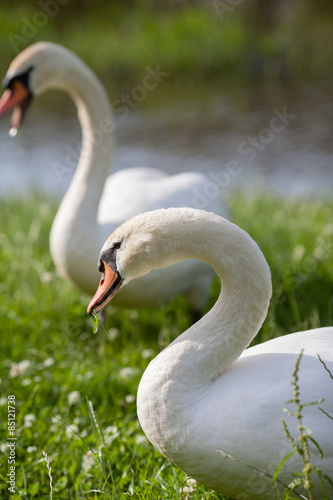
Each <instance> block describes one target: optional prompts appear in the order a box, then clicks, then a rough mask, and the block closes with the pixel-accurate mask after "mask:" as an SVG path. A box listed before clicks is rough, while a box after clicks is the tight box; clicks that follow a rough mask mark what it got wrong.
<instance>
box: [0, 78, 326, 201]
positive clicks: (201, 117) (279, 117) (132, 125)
mask: <svg viewBox="0 0 333 500" xmlns="http://www.w3.org/2000/svg"><path fill="white" fill-rule="evenodd" d="M154 92H159V90H156V91H154ZM109 95H112V92H111V90H110V92H109ZM116 97H117V96H114V98H116ZM155 97H156V96H155ZM54 99H55V100H58V101H59V103H60V104H59V106H58V105H54V103H53V105H52V102H53V100H54ZM115 123H116V138H117V144H116V154H115V159H114V165H113V170H114V171H115V170H118V169H121V168H126V167H135V166H151V167H157V168H161V169H164V170H166V171H168V172H170V173H177V172H181V171H187V170H199V171H203V172H206V173H208V174H209V175H210V176H211V177H212V179H214V175H215V179H216V175H218V176H219V179H220V180H221V184H222V185H223V186H225V187H224V189H225V190H227V191H232V190H233V189H236V188H241V189H242V190H243V191H244V192H245V193H251V192H253V191H257V190H258V189H265V190H273V191H275V192H277V193H279V194H282V195H284V196H297V197H301V196H318V197H325V196H330V195H331V193H332V192H333V141H332V137H333V92H332V89H331V88H330V86H329V84H328V83H323V82H320V83H317V84H313V85H310V86H304V87H300V88H291V87H286V86H283V85H277V84H274V85H271V86H266V87H260V88H258V87H257V88H254V89H251V88H238V89H229V90H228V91H225V90H224V91H222V90H221V91H220V90H219V89H218V90H217V89H216V88H214V90H213V91H211V92H210V91H209V89H205V91H203V92H198V91H196V92H194V93H192V94H191V92H186V91H183V92H181V91H179V89H178V91H177V92H175V93H173V91H172V89H169V91H168V89H167V88H166V92H165V94H164V95H163V98H160V99H159V100H158V104H156V99H155V102H153V99H152V96H150V95H149V94H148V95H147V98H146V101H145V102H142V103H138V105H137V107H136V109H135V110H131V111H130V112H129V113H126V117H124V114H121V113H120V112H117V109H116V110H115ZM8 124H9V117H8V116H7V117H4V118H2V120H1V122H0V172H1V182H0V195H2V196H3V194H4V193H8V192H15V193H19V194H22V195H24V193H27V192H28V191H29V190H31V188H35V189H36V188H38V189H39V190H40V191H42V192H44V193H46V194H52V195H56V196H59V197H60V196H62V195H63V194H64V192H65V190H66V189H67V187H68V185H69V183H70V180H71V177H72V172H67V173H66V175H64V176H62V178H61V180H60V179H59V176H58V177H57V175H56V172H55V171H54V168H52V163H53V162H55V161H57V162H59V163H65V157H66V155H67V154H68V151H69V148H72V149H74V150H79V148H80V138H81V131H80V126H79V123H78V121H77V118H76V111H75V108H74V105H73V104H72V103H71V102H70V100H69V98H68V97H65V96H63V95H62V94H60V93H59V92H58V93H53V92H49V93H47V94H45V95H44V96H41V97H39V98H38V99H36V100H35V102H34V103H33V105H32V106H31V109H30V110H29V111H28V116H27V118H26V120H25V123H24V126H23V127H22V129H21V131H20V133H19V134H18V136H17V137H16V138H15V139H12V138H9V137H8ZM228 172H229V173H228ZM230 172H232V174H230Z"/></svg>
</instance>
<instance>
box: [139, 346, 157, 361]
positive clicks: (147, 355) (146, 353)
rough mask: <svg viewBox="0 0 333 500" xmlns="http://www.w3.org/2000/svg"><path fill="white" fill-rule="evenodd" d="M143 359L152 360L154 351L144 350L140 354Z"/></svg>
mask: <svg viewBox="0 0 333 500" xmlns="http://www.w3.org/2000/svg"><path fill="white" fill-rule="evenodd" d="M141 356H142V357H143V359H148V358H152V357H153V356H154V351H153V350H152V349H149V348H148V349H144V350H143V351H142V353H141Z"/></svg>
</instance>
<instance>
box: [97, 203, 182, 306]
mask: <svg viewBox="0 0 333 500" xmlns="http://www.w3.org/2000/svg"><path fill="white" fill-rule="evenodd" d="M171 212H172V209H167V210H164V209H161V210H155V211H153V212H146V213H144V214H140V215H138V216H136V217H134V218H132V219H130V220H129V221H127V222H125V223H124V224H122V225H121V226H119V227H118V228H117V229H116V230H115V231H114V232H113V233H112V234H111V236H110V237H109V238H108V239H107V240H106V242H105V244H104V246H103V248H102V250H101V252H100V256H99V260H98V270H99V271H100V272H101V273H102V277H101V280H100V283H99V286H98V289H97V291H96V293H95V295H94V297H93V298H92V300H91V302H90V304H89V306H88V313H89V314H91V313H92V312H93V310H95V311H100V310H101V309H103V307H104V306H105V305H106V304H107V303H108V302H109V301H110V300H111V299H112V297H113V296H114V295H115V294H116V293H117V291H118V290H119V289H120V288H121V287H122V286H123V285H125V284H126V283H128V282H129V281H132V280H133V279H136V278H140V277H141V276H143V275H145V274H147V273H148V272H149V271H151V270H153V269H158V268H162V267H167V266H169V265H171V264H174V263H175V262H176V257H175V256H174V255H172V253H173V252H169V251H168V249H170V250H171V247H170V241H171V240H172V241H173V248H174V246H175V238H173V237H172V234H171V233H170V225H169V224H168V225H166V224H165V223H164V222H169V221H167V220H165V221H164V216H165V213H168V214H169V215H171ZM167 227H168V228H169V229H168V230H167ZM179 260H181V259H179Z"/></svg>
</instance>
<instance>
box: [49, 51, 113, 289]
mask: <svg viewBox="0 0 333 500" xmlns="http://www.w3.org/2000/svg"><path fill="white" fill-rule="evenodd" d="M59 66H60V68H61V70H60V71H58V72H56V73H55V75H54V77H53V78H50V79H49V82H48V88H57V89H61V90H64V91H65V92H67V93H68V94H69V95H70V96H71V97H72V99H73V100H74V102H75V104H76V107H77V112H78V118H79V121H80V125H81V130H82V145H81V151H80V158H79V162H78V164H77V166H76V165H75V162H76V158H75V152H74V153H73V154H72V153H69V154H68V155H67V156H66V157H65V159H64V160H63V163H64V165H63V168H64V172H68V171H71V170H73V169H75V166H76V169H75V173H74V176H73V179H72V181H71V184H70V186H69V188H68V190H67V192H66V194H65V196H64V198H63V200H62V202H61V205H60V207H59V210H58V212H57V215H56V218H55V220H54V223H53V226H52V231H51V236H50V247H51V253H52V255H53V259H54V261H55V263H56V266H57V268H58V270H59V271H60V272H61V274H62V275H64V276H67V277H69V278H71V279H73V281H74V282H76V283H77V284H78V286H79V287H81V288H83V289H85V290H86V291H89V292H90V291H91V290H92V287H93V286H94V283H95V281H97V280H98V276H97V271H96V264H95V263H96V259H97V257H98V251H99V248H100V246H101V244H102V243H103V240H104V238H105V234H102V233H101V227H100V225H99V224H98V209H99V203H100V200H101V197H102V194H103V190H104V186H105V180H106V177H107V176H108V175H109V173H110V165H111V159H112V153H113V121H112V112H111V106H110V102H109V99H108V96H107V94H106V91H105V89H104V88H103V86H102V84H101V83H100V81H99V80H98V78H97V77H96V75H95V74H94V73H93V72H92V71H91V70H90V68H89V67H88V66H87V65H86V64H85V63H84V62H83V61H81V59H79V58H78V57H76V56H75V55H74V54H73V53H71V52H69V51H64V54H63V57H62V59H61V64H59ZM78 146H79V145H78ZM77 149H78V150H79V147H78V148H77ZM87 235H88V237H87ZM81 254H82V255H81ZM81 257H82V259H84V260H83V261H84V262H85V272H84V273H83V272H82V260H81ZM88 259H90V262H88ZM80 266H81V267H80Z"/></svg>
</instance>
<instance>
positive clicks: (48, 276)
mask: <svg viewBox="0 0 333 500" xmlns="http://www.w3.org/2000/svg"><path fill="white" fill-rule="evenodd" d="M40 280H41V282H42V283H50V282H51V281H52V280H53V273H50V272H49V271H45V272H44V273H42V274H41V275H40Z"/></svg>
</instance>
